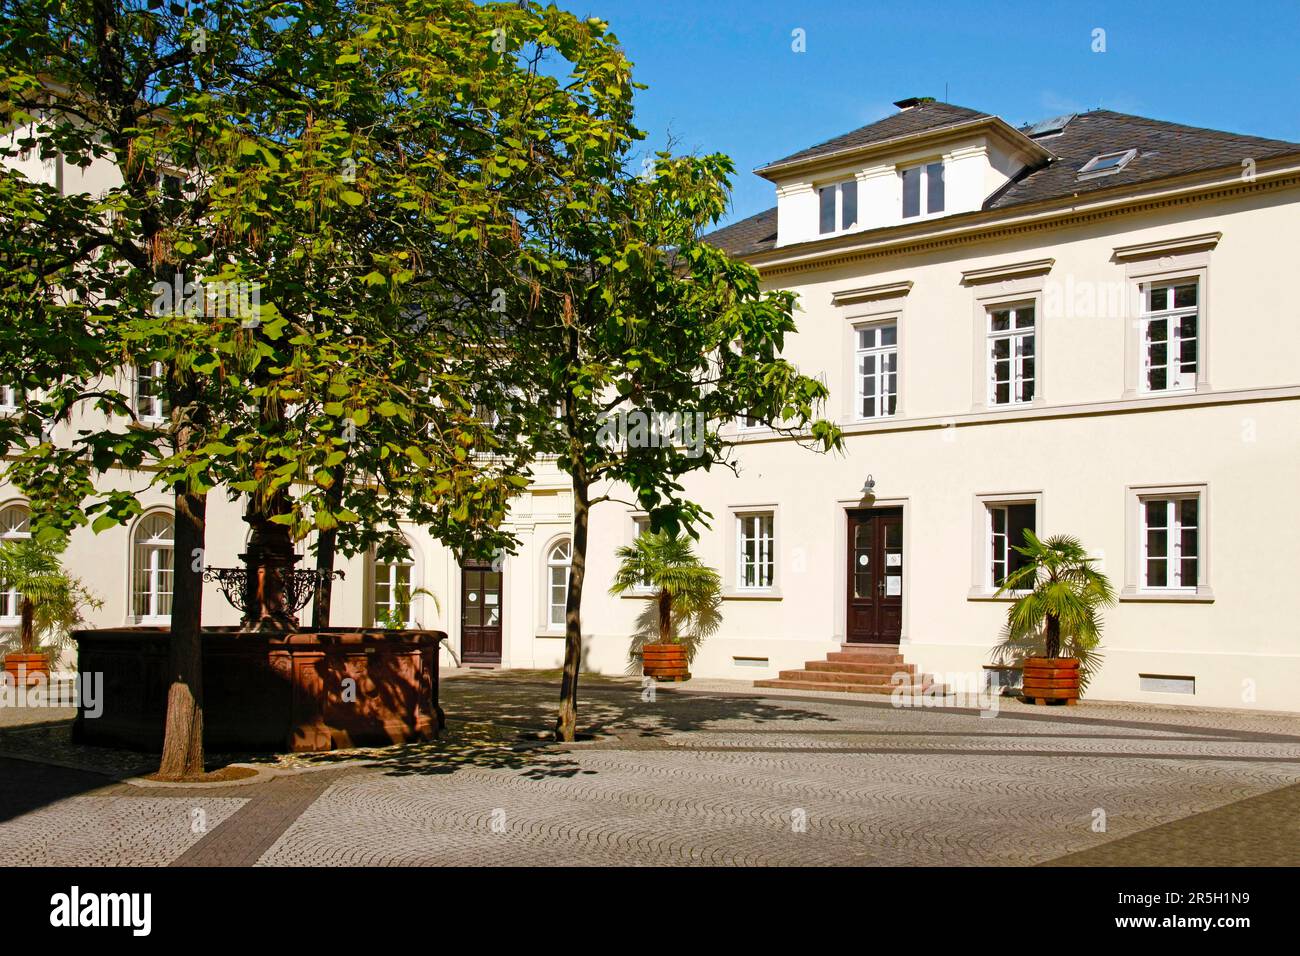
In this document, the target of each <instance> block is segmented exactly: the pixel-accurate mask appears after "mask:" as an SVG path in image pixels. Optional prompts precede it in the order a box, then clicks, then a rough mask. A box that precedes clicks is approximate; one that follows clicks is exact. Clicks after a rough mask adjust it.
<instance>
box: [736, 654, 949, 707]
mask: <svg viewBox="0 0 1300 956" xmlns="http://www.w3.org/2000/svg"><path fill="white" fill-rule="evenodd" d="M841 648H842V649H841V650H839V651H832V652H831V653H829V654H827V655H826V660H824V661H807V662H806V663H805V664H804V667H803V669H802V670H785V671H781V672H780V674H779V675H778V676H777V677H775V678H769V679H767V680H757V681H754V686H755V687H774V688H781V689H785V690H819V691H831V692H835V693H841V694H893V693H896V692H897V691H899V690H900V689H901V690H903V691H904V692H906V693H909V694H941V695H942V694H946V693H947V688H945V687H943V686H940V685H937V684H935V683H934V679H933V678H932V677H931V676H930V675H929V674H920V673H917V670H916V665H915V664H908V663H907V662H906V661H904V660H903V655H902V654H900V653H899V652H898V648H897V647H896V646H894V645H892V644H889V645H879V644H876V645H873V644H843V645H841ZM898 674H905V675H907V680H902V681H900V680H896V675H898Z"/></svg>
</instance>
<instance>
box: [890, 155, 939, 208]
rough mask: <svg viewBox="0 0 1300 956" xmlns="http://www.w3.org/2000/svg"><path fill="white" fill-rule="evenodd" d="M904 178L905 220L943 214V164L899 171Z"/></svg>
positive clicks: (925, 164) (927, 164) (931, 164)
mask: <svg viewBox="0 0 1300 956" xmlns="http://www.w3.org/2000/svg"><path fill="white" fill-rule="evenodd" d="M899 172H900V174H901V175H902V177H903V218H904V219H911V218H912V217H914V216H920V215H926V216H933V215H935V214H936V213H941V212H943V163H924V164H922V165H920V166H909V167H907V168H906V169H902V170H900V171H899Z"/></svg>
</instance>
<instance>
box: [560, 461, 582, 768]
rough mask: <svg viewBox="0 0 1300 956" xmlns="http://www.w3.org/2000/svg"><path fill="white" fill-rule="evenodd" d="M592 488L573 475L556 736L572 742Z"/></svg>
mask: <svg viewBox="0 0 1300 956" xmlns="http://www.w3.org/2000/svg"><path fill="white" fill-rule="evenodd" d="M590 495H591V489H590V487H589V485H588V482H587V480H586V478H585V477H584V476H583V475H582V473H581V472H580V471H577V470H575V471H574V474H573V558H572V563H571V564H570V566H569V590H568V594H567V595H566V597H565V603H564V678H563V680H562V681H561V682H560V712H559V715H558V716H557V717H556V718H555V739H556V740H558V741H561V742H572V741H573V739H574V736H575V734H576V733H577V727H578V667H579V665H581V663H582V582H583V579H584V578H585V577H586V573H587V518H588V513H589V509H590V504H589V499H590Z"/></svg>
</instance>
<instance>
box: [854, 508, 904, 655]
mask: <svg viewBox="0 0 1300 956" xmlns="http://www.w3.org/2000/svg"><path fill="white" fill-rule="evenodd" d="M848 528H849V539H848V569H847V570H848V608H847V615H846V625H845V639H846V640H847V641H848V643H850V644H897V643H898V642H899V639H900V638H901V636H902V633H903V588H904V586H905V585H904V581H903V509H902V508H879V509H875V510H870V511H850V512H849V513H848Z"/></svg>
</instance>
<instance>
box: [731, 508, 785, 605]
mask: <svg viewBox="0 0 1300 956" xmlns="http://www.w3.org/2000/svg"><path fill="white" fill-rule="evenodd" d="M775 524H776V522H775V518H774V515H773V514H772V512H770V511H764V512H758V513H756V514H741V515H736V570H737V575H736V578H737V587H739V588H746V589H754V590H757V589H762V588H770V587H772V585H773V583H774V582H775V581H776V549H775V545H776V536H775Z"/></svg>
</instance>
